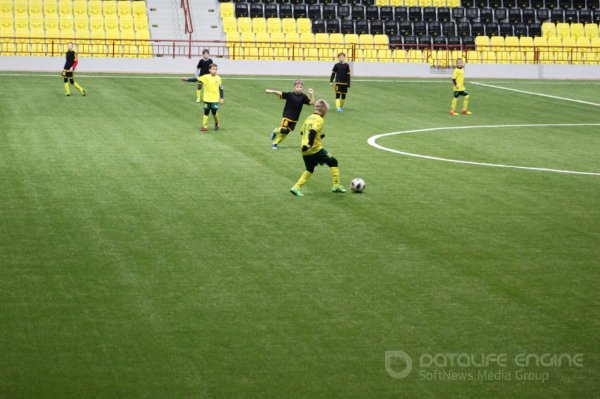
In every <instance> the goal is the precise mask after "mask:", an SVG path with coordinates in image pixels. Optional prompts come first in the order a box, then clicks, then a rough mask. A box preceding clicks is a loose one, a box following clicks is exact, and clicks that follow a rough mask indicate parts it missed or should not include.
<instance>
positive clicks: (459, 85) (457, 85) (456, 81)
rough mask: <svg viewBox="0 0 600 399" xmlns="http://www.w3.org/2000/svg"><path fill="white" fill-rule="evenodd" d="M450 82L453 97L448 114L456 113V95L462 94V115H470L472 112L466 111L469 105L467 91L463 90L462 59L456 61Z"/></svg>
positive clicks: (463, 73) (463, 70)
mask: <svg viewBox="0 0 600 399" xmlns="http://www.w3.org/2000/svg"><path fill="white" fill-rule="evenodd" d="M452 84H453V85H454V98H453V99H452V105H451V106H450V115H458V113H457V112H456V105H457V104H458V96H463V106H462V111H460V113H461V114H463V115H471V114H472V112H470V111H468V109H467V108H468V107H469V93H467V92H466V91H465V69H464V63H463V60H462V59H460V58H459V59H458V60H457V61H456V68H454V73H452Z"/></svg>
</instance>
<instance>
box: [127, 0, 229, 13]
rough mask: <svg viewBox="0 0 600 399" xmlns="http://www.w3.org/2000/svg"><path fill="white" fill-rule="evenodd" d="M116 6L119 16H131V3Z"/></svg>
mask: <svg viewBox="0 0 600 399" xmlns="http://www.w3.org/2000/svg"><path fill="white" fill-rule="evenodd" d="M117 4H118V6H117V10H118V11H119V15H121V16H124V15H132V12H131V1H126V0H125V1H119V2H118V3H117ZM221 4H232V3H221Z"/></svg>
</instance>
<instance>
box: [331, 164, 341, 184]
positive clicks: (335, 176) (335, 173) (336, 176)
mask: <svg viewBox="0 0 600 399" xmlns="http://www.w3.org/2000/svg"><path fill="white" fill-rule="evenodd" d="M329 170H330V171H331V179H332V180H333V185H334V186H339V185H340V168H339V167H337V166H335V167H332V168H329Z"/></svg>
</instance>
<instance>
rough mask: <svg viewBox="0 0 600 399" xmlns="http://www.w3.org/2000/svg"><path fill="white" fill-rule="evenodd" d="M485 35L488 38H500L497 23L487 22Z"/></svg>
mask: <svg viewBox="0 0 600 399" xmlns="http://www.w3.org/2000/svg"><path fill="white" fill-rule="evenodd" d="M485 34H486V35H488V36H490V37H491V36H500V26H499V25H498V22H488V23H487V24H485Z"/></svg>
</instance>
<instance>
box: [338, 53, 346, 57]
mask: <svg viewBox="0 0 600 399" xmlns="http://www.w3.org/2000/svg"><path fill="white" fill-rule="evenodd" d="M342 55H343V56H344V57H345V56H346V53H344V52H341V53H339V54H338V58H340V56H342Z"/></svg>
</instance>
